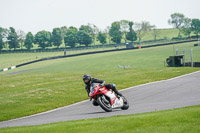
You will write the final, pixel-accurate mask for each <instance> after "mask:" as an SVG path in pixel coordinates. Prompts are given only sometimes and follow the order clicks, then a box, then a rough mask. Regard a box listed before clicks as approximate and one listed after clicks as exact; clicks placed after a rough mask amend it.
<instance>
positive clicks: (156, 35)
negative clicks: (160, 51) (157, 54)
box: [152, 25, 160, 40]
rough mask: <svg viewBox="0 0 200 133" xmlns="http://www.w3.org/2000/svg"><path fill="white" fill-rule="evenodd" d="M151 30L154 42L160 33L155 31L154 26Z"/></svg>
mask: <svg viewBox="0 0 200 133" xmlns="http://www.w3.org/2000/svg"><path fill="white" fill-rule="evenodd" d="M152 30H153V33H152V35H153V38H154V40H157V37H158V36H159V35H160V31H159V30H157V29H156V26H155V25H153V26H152Z"/></svg>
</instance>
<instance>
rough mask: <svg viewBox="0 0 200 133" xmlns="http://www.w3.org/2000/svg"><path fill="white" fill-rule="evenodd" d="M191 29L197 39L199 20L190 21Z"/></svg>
mask: <svg viewBox="0 0 200 133" xmlns="http://www.w3.org/2000/svg"><path fill="white" fill-rule="evenodd" d="M191 29H192V31H193V32H194V34H196V35H197V37H198V35H199V33H200V20H199V19H192V23H191Z"/></svg>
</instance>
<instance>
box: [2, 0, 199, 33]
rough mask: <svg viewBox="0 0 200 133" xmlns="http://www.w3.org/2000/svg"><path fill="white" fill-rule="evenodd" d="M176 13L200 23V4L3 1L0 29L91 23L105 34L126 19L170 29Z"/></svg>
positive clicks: (170, 0)
mask: <svg viewBox="0 0 200 133" xmlns="http://www.w3.org/2000/svg"><path fill="white" fill-rule="evenodd" d="M175 12H178V13H183V14H184V15H185V16H186V17H189V18H198V19H200V0H0V27H3V28H9V27H14V28H15V29H16V30H19V29H20V30H23V31H25V32H26V33H27V32H29V31H31V32H33V33H34V34H35V33H37V32H38V31H41V30H47V31H50V32H51V31H52V29H53V28H56V27H62V26H67V27H70V26H75V27H77V28H79V27H80V25H87V24H88V23H91V24H95V25H96V26H97V27H99V28H100V29H101V30H104V29H105V28H106V27H107V26H110V25H111V23H112V22H114V21H119V20H123V19H126V20H131V21H133V22H141V21H149V22H150V24H152V25H156V27H157V28H170V27H171V26H169V25H168V19H169V18H170V15H171V14H172V13H175Z"/></svg>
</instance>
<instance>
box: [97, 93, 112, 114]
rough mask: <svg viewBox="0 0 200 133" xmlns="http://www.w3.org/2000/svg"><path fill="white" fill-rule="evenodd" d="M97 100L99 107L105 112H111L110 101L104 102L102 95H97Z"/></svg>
mask: <svg viewBox="0 0 200 133" xmlns="http://www.w3.org/2000/svg"><path fill="white" fill-rule="evenodd" d="M97 102H98V104H99V105H100V107H101V108H102V109H103V110H105V111H106V112H111V111H112V107H111V105H110V103H106V102H105V101H104V100H103V99H102V96H99V97H98V98H97Z"/></svg>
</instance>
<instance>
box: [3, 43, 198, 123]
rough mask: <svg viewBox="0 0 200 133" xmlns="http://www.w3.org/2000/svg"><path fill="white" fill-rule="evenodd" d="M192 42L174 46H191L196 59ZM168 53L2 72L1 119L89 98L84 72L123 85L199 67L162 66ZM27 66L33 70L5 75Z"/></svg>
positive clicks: (132, 53) (166, 49)
mask: <svg viewBox="0 0 200 133" xmlns="http://www.w3.org/2000/svg"><path fill="white" fill-rule="evenodd" d="M193 43H194V42H193ZM193 43H184V44H178V45H175V48H188V49H190V48H193V50H194V51H197V52H196V54H195V55H194V57H196V58H195V59H196V60H199V55H198V51H200V47H193ZM170 55H173V46H162V47H155V48H148V49H138V50H129V51H120V52H110V53H102V54H94V55H85V56H79V57H72V58H65V59H57V60H50V61H44V62H38V63H35V64H31V65H27V66H24V67H20V68H17V69H14V70H10V71H7V72H2V73H1V74H0V79H1V80H0V114H1V115H0V121H3V120H9V119H13V118H18V117H22V116H27V115H31V114H35V113H39V112H43V111H47V110H50V109H54V108H57V107H61V106H65V105H69V104H72V103H75V102H78V101H82V100H85V99H88V97H87V94H86V91H85V89H84V84H83V82H82V75H83V74H85V73H90V74H92V76H93V77H96V78H99V79H104V80H106V81H107V83H115V84H116V85H117V88H118V89H123V88H128V87H131V86H135V85H139V84H143V83H148V82H153V81H158V80H164V79H168V78H172V77H175V76H179V75H182V74H186V73H190V72H194V71H197V70H200V68H190V67H187V68H183V67H181V68H167V67H164V61H165V59H166V58H167V57H168V56H170ZM118 64H120V65H130V66H131V69H125V70H124V69H118ZM29 69H34V70H32V71H27V72H24V73H20V74H16V75H6V74H7V73H10V72H17V71H21V70H29Z"/></svg>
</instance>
